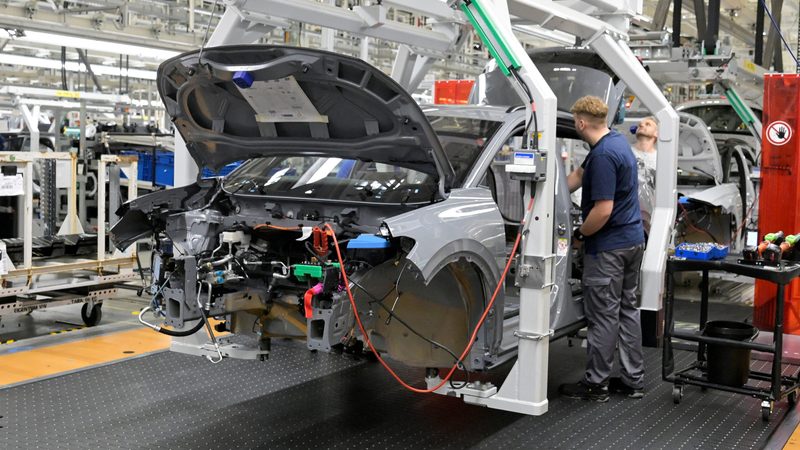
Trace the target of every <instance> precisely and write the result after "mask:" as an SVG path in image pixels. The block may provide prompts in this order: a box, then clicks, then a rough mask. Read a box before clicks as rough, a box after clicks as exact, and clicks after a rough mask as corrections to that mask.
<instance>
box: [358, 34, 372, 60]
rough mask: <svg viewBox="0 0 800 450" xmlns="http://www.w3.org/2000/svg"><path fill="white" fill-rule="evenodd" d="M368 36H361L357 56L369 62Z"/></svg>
mask: <svg viewBox="0 0 800 450" xmlns="http://www.w3.org/2000/svg"><path fill="white" fill-rule="evenodd" d="M369 41H370V38H369V36H361V48H360V54H359V57H360V58H361V60H362V61H364V62H367V63H368V62H369Z"/></svg>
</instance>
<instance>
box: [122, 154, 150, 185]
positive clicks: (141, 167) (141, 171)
mask: <svg viewBox="0 0 800 450" xmlns="http://www.w3.org/2000/svg"><path fill="white" fill-rule="evenodd" d="M120 154H123V155H136V156H137V157H138V158H139V162H138V164H137V166H136V174H137V177H136V178H138V179H139V181H153V179H152V173H153V172H152V169H151V167H153V156H152V155H151V154H150V153H147V152H142V151H138V150H123V151H121V152H120Z"/></svg>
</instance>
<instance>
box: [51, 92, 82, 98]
mask: <svg viewBox="0 0 800 450" xmlns="http://www.w3.org/2000/svg"><path fill="white" fill-rule="evenodd" d="M56 97H61V98H81V93H80V92H75V91H56Z"/></svg>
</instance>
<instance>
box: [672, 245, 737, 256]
mask: <svg viewBox="0 0 800 450" xmlns="http://www.w3.org/2000/svg"><path fill="white" fill-rule="evenodd" d="M675 256H677V257H679V258H686V259H696V260H702V261H710V260H713V259H723V258H725V257H726V256H728V246H726V245H719V244H715V243H711V242H698V243H689V242H683V243H681V244H678V246H677V247H675Z"/></svg>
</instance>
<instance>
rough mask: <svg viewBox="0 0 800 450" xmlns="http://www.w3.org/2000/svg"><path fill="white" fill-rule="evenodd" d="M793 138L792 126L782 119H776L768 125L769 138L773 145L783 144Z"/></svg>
mask: <svg viewBox="0 0 800 450" xmlns="http://www.w3.org/2000/svg"><path fill="white" fill-rule="evenodd" d="M791 138H792V127H790V126H789V124H788V123H786V122H784V121H782V120H776V121H775V122H772V123H771V124H769V126H768V127H767V140H768V141H769V143H770V144H772V145H778V146H781V145H783V144H785V143H787V142H789V140H790V139H791Z"/></svg>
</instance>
